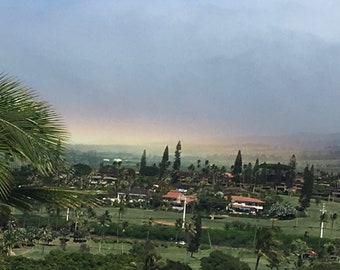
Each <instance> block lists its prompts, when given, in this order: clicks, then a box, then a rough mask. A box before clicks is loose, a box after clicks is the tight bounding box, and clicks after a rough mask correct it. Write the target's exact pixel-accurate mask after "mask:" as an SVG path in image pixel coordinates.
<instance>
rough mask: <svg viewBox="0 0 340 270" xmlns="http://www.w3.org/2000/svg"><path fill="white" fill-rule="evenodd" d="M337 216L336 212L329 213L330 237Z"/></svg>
mask: <svg viewBox="0 0 340 270" xmlns="http://www.w3.org/2000/svg"><path fill="white" fill-rule="evenodd" d="M337 218H338V215H337V214H336V213H333V214H331V222H332V223H331V238H332V235H333V228H334V221H335V220H336V219H337Z"/></svg>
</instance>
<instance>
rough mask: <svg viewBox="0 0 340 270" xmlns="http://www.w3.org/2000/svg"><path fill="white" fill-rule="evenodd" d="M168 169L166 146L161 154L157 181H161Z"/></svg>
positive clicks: (167, 149) (167, 150)
mask: <svg viewBox="0 0 340 270" xmlns="http://www.w3.org/2000/svg"><path fill="white" fill-rule="evenodd" d="M168 167H169V147H168V146H166V147H165V149H164V152H163V156H162V161H161V163H160V164H159V179H161V178H162V177H163V176H164V175H165V174H166V171H167V169H168Z"/></svg>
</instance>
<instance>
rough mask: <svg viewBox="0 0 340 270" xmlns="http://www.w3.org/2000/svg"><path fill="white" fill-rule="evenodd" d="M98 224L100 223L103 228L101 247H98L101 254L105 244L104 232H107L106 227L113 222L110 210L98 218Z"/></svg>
mask: <svg viewBox="0 0 340 270" xmlns="http://www.w3.org/2000/svg"><path fill="white" fill-rule="evenodd" d="M98 222H99V224H100V227H101V237H100V243H99V247H98V253H100V252H101V249H102V244H103V241H104V232H105V228H104V227H107V226H109V223H110V222H111V215H110V213H109V211H108V210H106V211H105V212H104V213H103V214H102V215H100V216H99V217H98Z"/></svg>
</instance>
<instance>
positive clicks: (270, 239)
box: [255, 228, 281, 270]
mask: <svg viewBox="0 0 340 270" xmlns="http://www.w3.org/2000/svg"><path fill="white" fill-rule="evenodd" d="M256 235H257V239H256V242H255V254H256V264H255V270H257V269H258V266H259V263H260V259H261V258H262V257H263V256H264V257H266V258H267V260H268V261H269V262H270V263H274V262H275V264H276V265H278V264H279V263H280V261H281V259H280V258H281V256H280V251H279V244H280V243H279V242H278V241H277V240H276V239H275V237H274V232H273V229H269V228H259V229H258V232H257V234H256Z"/></svg>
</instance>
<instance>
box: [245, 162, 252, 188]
mask: <svg viewBox="0 0 340 270" xmlns="http://www.w3.org/2000/svg"><path fill="white" fill-rule="evenodd" d="M243 174H244V175H243V180H244V182H245V183H247V184H251V182H252V175H253V168H252V165H251V163H250V162H249V163H248V164H247V165H244V172H243Z"/></svg>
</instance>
